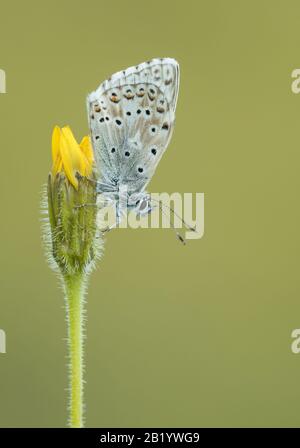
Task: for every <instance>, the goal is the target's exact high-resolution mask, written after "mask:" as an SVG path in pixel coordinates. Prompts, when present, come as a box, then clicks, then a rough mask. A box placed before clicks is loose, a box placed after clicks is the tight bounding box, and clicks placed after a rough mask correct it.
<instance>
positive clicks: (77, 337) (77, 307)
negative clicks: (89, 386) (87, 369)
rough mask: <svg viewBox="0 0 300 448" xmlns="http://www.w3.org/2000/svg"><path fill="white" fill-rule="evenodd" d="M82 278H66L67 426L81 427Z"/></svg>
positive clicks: (78, 276)
mask: <svg viewBox="0 0 300 448" xmlns="http://www.w3.org/2000/svg"><path fill="white" fill-rule="evenodd" d="M84 280H85V279H84V276H83V275H82V274H78V275H74V276H66V277H65V278H64V286H65V293H66V311H67V322H68V351H69V352H68V358H69V426H70V427H71V428H82V427H83V304H84Z"/></svg>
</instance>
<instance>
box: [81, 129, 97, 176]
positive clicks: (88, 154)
mask: <svg viewBox="0 0 300 448" xmlns="http://www.w3.org/2000/svg"><path fill="white" fill-rule="evenodd" d="M79 146H80V148H81V150H82V152H83V154H84V156H85V158H86V161H87V163H86V169H85V175H86V176H88V175H89V174H90V173H91V171H92V165H93V161H94V153H93V149H92V145H91V141H90V138H89V136H87V135H86V136H85V137H83V139H82V140H81V143H80V145H79Z"/></svg>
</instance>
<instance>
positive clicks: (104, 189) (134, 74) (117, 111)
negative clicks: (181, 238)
mask: <svg viewBox="0 0 300 448" xmlns="http://www.w3.org/2000/svg"><path fill="white" fill-rule="evenodd" d="M178 88H179V66H178V63H177V62H176V61H175V60H174V59H170V58H162V59H153V60H152V61H148V62H144V63H142V64H139V65H137V66H134V67H130V68H128V69H126V70H124V71H121V72H118V73H115V74H114V75H112V77H111V78H110V79H108V80H106V81H104V82H103V83H102V84H101V85H100V86H99V88H98V89H97V90H96V91H95V92H92V93H91V94H90V95H89V96H88V98H87V107H88V117H89V125H90V130H91V140H92V145H93V148H94V155H95V161H96V165H97V168H98V171H99V182H98V186H97V190H98V192H99V193H102V194H103V195H104V196H107V198H114V199H115V200H117V201H119V205H120V204H121V205H120V209H122V203H123V204H124V202H123V201H125V202H126V204H127V207H129V208H134V209H135V211H136V213H138V214H143V213H148V212H149V211H151V204H150V198H149V194H148V193H147V192H146V191H145V189H146V186H147V184H148V183H149V181H150V179H151V178H152V176H153V174H154V171H155V169H156V167H157V165H158V163H159V161H160V159H161V157H162V155H163V153H164V152H165V150H166V148H167V146H168V143H169V141H170V139H171V136H172V132H173V129H174V121H175V109H176V103H177V96H178ZM124 191H125V197H121V196H122V194H123V193H122V192H124ZM120 217H121V214H120Z"/></svg>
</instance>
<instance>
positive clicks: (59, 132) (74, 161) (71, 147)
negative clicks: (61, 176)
mask: <svg viewBox="0 0 300 448" xmlns="http://www.w3.org/2000/svg"><path fill="white" fill-rule="evenodd" d="M52 160H53V167H52V174H53V176H55V175H56V174H57V173H60V172H62V171H63V172H64V173H65V175H66V177H67V178H68V180H69V181H70V183H71V184H72V185H73V187H74V188H75V189H76V190H77V189H78V179H77V177H76V173H79V174H80V175H81V176H84V177H88V176H89V175H90V174H91V172H92V168H93V160H94V158H93V150H92V146H91V142H90V139H89V137H88V136H85V137H83V139H82V140H81V143H80V144H78V143H77V141H76V139H75V137H74V135H73V133H72V131H71V129H70V127H69V126H64V127H63V128H61V129H60V128H59V127H58V126H55V128H54V129H53V134H52Z"/></svg>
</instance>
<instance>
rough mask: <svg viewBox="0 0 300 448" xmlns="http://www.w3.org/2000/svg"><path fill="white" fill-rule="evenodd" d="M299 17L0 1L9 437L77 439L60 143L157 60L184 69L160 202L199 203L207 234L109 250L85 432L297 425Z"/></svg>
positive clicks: (3, 322) (178, 4)
mask: <svg viewBox="0 0 300 448" xmlns="http://www.w3.org/2000/svg"><path fill="white" fill-rule="evenodd" d="M299 21H300V4H299V2H298V1H293V0H290V1H289V2H285V1H277V2H274V1H271V0H263V1H261V0H259V1H258V0H253V1H251V2H250V1H247V2H246V1H244V2H240V1H238V0H228V1H226V2H224V1H221V0H219V1H218V0H215V1H213V2H212V1H208V0H205V1H186V2H182V1H179V0H172V1H171V0H166V1H164V2H161V1H157V0H153V1H152V2H151V3H148V4H142V3H141V2H140V1H137V0H132V1H131V2H130V3H127V4H126V3H125V2H121V1H115V2H104V1H99V0H97V1H96V0H93V1H85V2H73V1H69V0H65V1H57V0H52V1H51V2H50V1H49V2H38V1H33V0H28V1H26V2H18V3H16V2H2V4H1V15H0V68H2V69H4V70H5V72H6V76H7V93H6V94H1V95H0V142H1V146H0V150H1V174H0V183H1V219H0V231H1V250H0V266H1V282H0V328H2V329H4V330H5V332H6V336H7V353H6V354H0V396H1V402H0V426H1V427H6V426H8V427H17V426H21V427H43V426H46V427H52V426H55V427H60V426H64V425H65V422H66V403H67V401H66V391H65V389H66V387H67V376H66V347H65V340H64V338H65V335H66V324H65V315H64V303H63V296H62V292H61V290H59V289H58V281H57V279H56V278H55V275H54V274H53V273H52V272H51V271H50V270H49V268H48V266H47V264H46V262H45V258H44V253H43V248H42V244H41V238H40V222H39V219H40V216H39V203H40V192H41V189H42V185H43V183H45V181H46V179H47V174H48V172H49V169H50V167H51V156H50V140H51V133H52V128H53V126H54V125H55V124H58V125H60V126H62V125H64V124H69V125H70V126H71V127H72V129H73V131H74V133H75V135H76V137H77V138H78V139H80V138H81V137H82V136H83V135H85V134H86V133H87V132H88V126H87V117H86V106H85V98H86V95H87V93H89V92H90V91H92V90H94V89H95V88H96V87H97V86H98V85H99V84H100V82H101V81H103V80H104V79H106V78H107V77H108V76H109V75H111V74H112V73H114V72H115V71H118V70H121V69H124V68H126V67H128V66H131V65H135V64H137V63H140V62H142V61H145V60H148V59H151V58H153V57H161V56H169V57H175V58H176V59H177V60H178V61H179V63H180V66H181V86H180V95H179V102H178V107H177V121H176V127H175V132H174V134H173V139H172V142H171V144H170V146H169V148H168V151H167V152H166V154H165V156H164V157H163V159H162V161H161V163H160V165H159V168H158V170H157V171H156V174H155V176H154V178H153V180H152V182H151V184H150V188H149V189H150V191H153V192H163V191H166V192H169V193H172V192H174V191H178V192H182V193H183V192H204V193H205V235H204V237H203V238H202V239H201V240H195V241H189V242H188V244H187V246H186V247H183V246H182V245H181V244H180V243H178V242H177V241H176V239H175V238H174V235H173V233H172V231H171V230H164V229H152V230H151V229H139V230H130V229H126V230H125V229H119V230H115V231H113V232H111V233H109V234H108V235H107V238H106V244H105V253H104V256H103V258H102V261H101V263H100V265H99V268H98V270H97V271H96V272H95V273H94V274H93V275H92V278H91V282H90V287H89V294H88V303H87V312H88V326H87V341H86V389H85V400H86V423H87V426H98V427H101V426H102V427H130V426H131V427H134V426H135V427H139V426H140V427H141V426H144V427H147V426H148V427H149V426H150V427H151V426H152V427H153V426H154V427H155V426H158V427H164V426H165V427H166V426H173V427H176V426H181V427H189V426H190V427H191V426H194V427H201V426H210V427H214V426H224V427H228V426H299V425H300V417H299V410H300V404H299V403H300V387H299V379H300V355H298V356H297V355H295V354H293V353H292V352H291V348H290V346H291V342H292V339H291V332H292V330H293V329H295V328H300V296H299V292H300V283H299V252H298V250H299V242H300V236H299V220H300V209H299V187H300V178H299V174H298V172H299V162H300V153H299V148H300V132H299V130H300V120H299V117H300V95H295V94H293V93H292V91H291V82H292V79H291V72H292V70H293V69H295V68H300V51H299V44H300V36H299Z"/></svg>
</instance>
